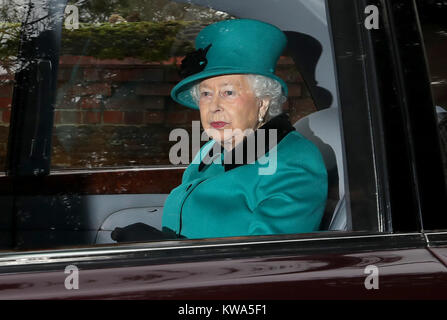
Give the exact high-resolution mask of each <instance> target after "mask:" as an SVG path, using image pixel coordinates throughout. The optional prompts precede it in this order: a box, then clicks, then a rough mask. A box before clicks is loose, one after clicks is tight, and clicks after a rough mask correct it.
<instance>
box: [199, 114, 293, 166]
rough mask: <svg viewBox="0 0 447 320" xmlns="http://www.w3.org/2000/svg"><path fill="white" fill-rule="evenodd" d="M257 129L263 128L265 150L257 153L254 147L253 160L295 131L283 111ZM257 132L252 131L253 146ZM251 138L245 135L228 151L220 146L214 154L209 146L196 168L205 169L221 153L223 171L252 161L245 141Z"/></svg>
mask: <svg viewBox="0 0 447 320" xmlns="http://www.w3.org/2000/svg"><path fill="white" fill-rule="evenodd" d="M259 129H264V130H265V139H264V149H263V150H264V151H265V152H260V153H259V154H258V150H257V148H256V150H255V156H256V159H255V160H258V159H259V158H261V157H262V156H264V155H265V153H267V152H268V151H270V150H271V149H272V148H273V147H275V146H276V145H277V144H278V143H279V142H280V141H281V140H282V139H283V138H284V137H285V136H286V135H288V134H289V133H290V132H292V131H295V128H294V127H293V126H292V124H291V123H290V121H289V116H288V115H287V114H285V113H281V114H280V115H278V116H276V117H274V118H272V119H271V120H270V121H268V122H267V123H265V124H264V125H263V126H262V127H260V128H259ZM272 129H273V130H276V136H277V139H276V143H275V141H273V142H272V145H270V143H269V136H270V134H269V130H272ZM258 133H259V132H258V130H256V131H254V133H253V136H254V142H255V143H254V145H255V147H256V146H258V138H259V137H258V136H259V134H258ZM252 138H253V137H251V136H250V137H248V138H247V137H245V138H244V140H243V141H242V142H241V143H239V144H238V145H237V146H236V147H235V148H234V149H233V150H231V151H230V152H225V150H224V148H223V147H221V148H220V153H218V154H214V148H211V149H210V151H209V152H208V154H207V155H206V156H205V158H204V159H203V160H202V162H200V164H199V168H198V170H199V172H201V171H204V170H206V168H207V167H208V166H209V164H210V163H212V159H214V158H216V157H217V156H219V155H221V156H222V154H223V158H224V159H223V163H222V165H223V166H224V170H225V172H226V171H229V170H232V169H234V168H237V167H240V166H243V165H245V164H249V163H251V162H253V161H250V160H251V159H249V157H248V143H247V141H248V140H251V139H252ZM239 153H241V154H242V161H240V159H238V160H239V161H237V162H238V163H236V154H238V155H239ZM210 159H211V160H210ZM205 160H207V161H205ZM207 163H208V164H207Z"/></svg>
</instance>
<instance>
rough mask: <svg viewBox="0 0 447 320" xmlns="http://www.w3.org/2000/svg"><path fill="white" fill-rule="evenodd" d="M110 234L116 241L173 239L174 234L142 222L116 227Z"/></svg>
mask: <svg viewBox="0 0 447 320" xmlns="http://www.w3.org/2000/svg"><path fill="white" fill-rule="evenodd" d="M174 235H175V233H174ZM110 236H111V238H112V239H113V240H115V241H116V242H128V241H129V242H131V241H149V240H164V239H173V235H172V234H167V233H164V232H162V231H160V230H158V229H155V228H154V227H151V226H149V225H147V224H144V223H141V222H138V223H134V224H131V225H129V226H127V227H124V228H115V230H113V231H112V234H111V235H110ZM174 238H175V237H174Z"/></svg>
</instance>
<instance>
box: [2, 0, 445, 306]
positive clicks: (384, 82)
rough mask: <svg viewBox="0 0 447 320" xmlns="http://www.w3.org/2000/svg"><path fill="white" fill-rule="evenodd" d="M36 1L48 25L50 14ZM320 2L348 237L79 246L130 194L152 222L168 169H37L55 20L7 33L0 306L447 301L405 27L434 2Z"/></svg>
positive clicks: (427, 136)
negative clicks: (10, 50)
mask: <svg viewBox="0 0 447 320" xmlns="http://www.w3.org/2000/svg"><path fill="white" fill-rule="evenodd" d="M202 2H203V1H202ZM211 2H213V1H211ZM43 3H47V1H43ZM197 3H201V1H197ZM214 3H218V1H214ZM247 3H248V2H247ZM260 3H264V2H262V1H261V2H260ZM290 3H291V2H289V1H284V2H278V4H277V6H282V5H286V4H290ZM52 4H54V6H52V7H51V8H52V10H53V11H54V12H53V14H54V15H55V16H56V17H57V16H58V15H60V13H61V12H62V10H63V8H64V7H65V3H63V2H58V1H54V2H52ZM321 4H324V6H325V8H326V11H325V12H326V14H327V22H328V25H329V30H330V32H329V35H330V38H328V39H329V42H328V43H331V44H332V45H333V56H332V58H333V63H334V66H335V68H334V70H333V73H334V75H335V79H336V83H335V84H334V88H333V90H335V91H336V95H335V94H334V92H335V91H332V94H333V97H334V100H336V103H338V105H339V106H342V108H341V113H340V121H341V123H342V137H343V150H344V152H345V159H344V163H345V167H344V175H345V177H346V181H347V183H346V185H345V188H346V190H345V191H346V203H347V205H348V207H349V211H350V213H351V215H352V226H351V229H350V230H342V231H332V230H326V231H321V232H315V233H310V234H296V235H272V236H257V237H238V238H216V239H199V240H192V239H191V240H169V241H150V242H139V243H124V244H111V243H100V242H95V239H96V240H97V239H98V237H100V235H101V234H100V232H99V231H101V230H102V231H104V232H109V233H110V231H111V230H110V229H101V230H98V227H99V226H100V225H101V223H103V222H104V221H100V220H102V219H104V217H106V215H104V216H100V215H99V211H100V210H102V209H101V208H103V206H104V203H107V202H109V203H112V202H114V201H115V202H120V201H123V202H126V203H127V202H132V201H136V202H137V203H140V202H141V201H143V200H142V199H145V200H144V201H149V202H148V203H146V202H144V201H143V202H144V203H143V202H141V203H142V205H141V206H142V207H144V208H146V209H147V208H149V209H150V208H152V209H153V210H155V211H156V210H158V209H159V208H161V207H162V204H163V200H164V199H165V198H164V197H163V196H161V195H166V194H168V193H169V192H170V190H172V188H174V187H176V186H177V185H178V184H180V182H181V177H182V173H183V171H184V167H168V168H166V167H156V166H154V167H150V168H142V167H138V168H130V169H129V168H113V169H103V170H78V171H60V172H51V173H50V158H51V157H50V156H49V150H50V149H51V132H52V127H53V109H52V104H54V99H55V97H54V96H55V94H54V92H55V91H56V87H57V83H56V81H55V77H56V75H57V67H55V66H57V64H58V57H59V51H58V45H59V44H58V43H59V42H60V29H61V24H62V18H60V19H54V21H52V25H51V26H52V27H45V28H43V29H42V30H38V31H37V32H38V36H30V34H27V33H26V32H27V30H26V28H24V29H23V30H24V31H23V34H22V42H21V47H20V54H21V57H22V58H23V59H26V60H28V61H32V62H33V63H31V64H30V66H29V67H27V68H24V69H23V70H22V71H20V72H18V73H17V74H16V79H15V86H14V97H13V102H12V114H11V125H10V129H9V143H8V159H7V168H6V175H4V176H1V177H0V192H1V203H2V216H1V217H0V219H1V220H0V221H2V225H3V226H4V227H2V231H1V233H2V235H1V245H2V249H3V251H1V252H0V299H197V300H204V299H283V300H289V299H433V298H435V299H445V298H447V202H446V187H445V180H444V176H443V169H442V168H443V167H442V166H443V164H442V155H441V148H440V144H439V132H438V129H437V122H436V113H435V109H434V102H433V96H432V92H431V88H430V78H429V69H428V64H427V57H426V51H425V47H424V42H423V38H422V30H421V25H420V17H419V11H421V10H422V9H423V7H424V6H426V9H424V10H427V12H428V11H430V10H435V11H436V10H444V11H443V12H446V7H447V5H445V4H444V5H439V7H436V6H435V5H434V4H432V3H431V2H429V1H428V2H427V3H422V4H421V3H416V2H415V1H407V0H401V1H399V0H396V1H387V0H377V1H363V0H343V1H338V0H328V1H321ZM368 5H375V6H376V7H377V8H379V16H380V20H379V21H380V24H379V28H378V29H368V28H366V27H365V24H364V20H365V18H366V17H367V14H365V8H366V7H367V6H368ZM259 6H262V5H261V4H259ZM433 6H435V7H433ZM218 9H219V8H218ZM241 10H242V9H241ZM418 10H419V11H418ZM430 12H431V11H430ZM289 14H290V15H291V16H293V13H290V12H289ZM242 16H244V15H242ZM297 16H298V15H297ZM253 18H256V17H253ZM28 31H29V30H28ZM285 31H288V30H285ZM289 31H290V30H289ZM29 32H36V31H35V30H34V31H29ZM446 65H447V61H446ZM303 74H306V72H304V73H303ZM312 76H313V75H310V77H312ZM317 88H318V86H317V85H316V84H315V85H313V86H312V85H310V91H311V93H312V95H313V97H314V99H315V100H316V104H317V107H318V106H320V107H321V106H323V105H324V104H325V103H326V104H327V101H326V96H325V95H324V94H323V93H321V92H320V91H318V90H317ZM331 90H332V89H331ZM331 90H329V91H331ZM332 103H334V102H332ZM321 108H322V109H323V107H321ZM49 137H50V138H49ZM95 197H96V198H95ZM89 199H93V200H91V202H89V201H90V200H89ZM95 199H97V200H95ZM114 199H115V200H114ZM147 199H148V200H147ZM151 199H152V200H151ZM95 201H97V202H95ZM151 201H153V202H151ZM92 203H96V204H95V205H94V208H96V209H94V210H93V209H91V207H89V206H92V205H93V204H92ZM135 206H136V207H138V205H135ZM111 208H112V207H111ZM125 208H126V207H125V206H124V205H123V206H122V207H120V209H109V211H108V212H109V213H110V212H115V211H119V210H124V209H125ZM89 210H90V211H89ZM95 210H98V212H97V213H98V218H97V219H96V218H95V219H96V220H94V221H98V222H95V223H93V222H92V221H93V220H92V219H90V217H91V212H93V211H95ZM25 213H26V214H25ZM81 213H82V214H81ZM67 266H74V267H75V268H76V269H77V270H78V271H79V278H78V280H79V283H78V286H77V288H71V289H67V286H66V280H67V277H68V276H69V275H70V272H67V271H66V270H67V269H66V268H67ZM371 267H372V269H371ZM371 270H373V271H371ZM374 272H376V274H373V273H374ZM372 275H374V277H375V279H374V281H377V282H374V281H373V280H372V278H371V276H372ZM372 283H375V285H374V286H373V285H372Z"/></svg>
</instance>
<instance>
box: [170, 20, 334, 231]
mask: <svg viewBox="0 0 447 320" xmlns="http://www.w3.org/2000/svg"><path fill="white" fill-rule="evenodd" d="M286 42H287V40H286V37H285V35H284V33H283V32H282V31H281V30H279V29H278V28H276V27H275V26H273V25H270V24H267V23H264V22H260V21H256V20H249V19H236V20H226V21H222V22H218V23H214V24H212V25H209V26H207V27H206V28H204V29H203V30H202V31H201V32H200V33H199V34H198V36H197V38H196V48H198V50H197V51H195V52H194V53H192V54H190V55H188V56H187V57H186V58H185V59H184V61H183V62H182V73H183V74H184V75H185V76H186V78H185V79H183V80H182V81H181V82H180V83H178V84H177V85H176V86H175V87H174V88H173V90H172V92H171V96H172V98H173V99H174V100H175V101H177V102H178V103H180V104H182V105H184V106H186V107H189V108H194V109H199V110H200V119H201V123H202V126H203V128H204V130H205V132H206V133H207V134H208V136H209V137H211V138H212V140H210V141H209V142H208V143H206V144H205V145H204V146H203V147H202V148H201V149H200V151H199V152H198V154H197V155H196V156H195V159H194V160H193V162H192V164H190V165H189V166H188V168H187V169H186V170H185V172H184V174H183V179H182V183H181V185H179V186H178V187H177V188H175V189H174V190H172V192H171V193H170V195H169V197H168V198H167V200H166V203H165V206H164V209H163V222H162V224H163V231H164V236H165V237H166V238H213V237H230V236H248V235H269V234H291V233H301V232H312V231H315V230H318V227H319V225H320V222H321V218H322V215H323V211H324V208H325V203H326V195H327V173H326V168H325V166H324V163H323V160H322V157H321V154H320V153H319V151H318V149H317V148H316V147H315V146H314V145H313V144H312V143H311V142H310V141H308V140H306V139H305V138H303V136H301V135H300V134H299V133H298V132H296V131H295V129H294V128H293V126H292V125H291V124H290V122H289V120H288V117H287V116H286V115H285V114H284V113H283V112H282V104H283V103H284V102H285V100H286V96H287V85H286V84H285V82H284V81H283V80H282V79H280V78H279V77H277V76H276V75H275V74H274V70H275V66H276V63H277V60H278V59H279V56H280V55H281V53H282V51H283V49H284V47H285V46H286ZM261 133H262V134H261Z"/></svg>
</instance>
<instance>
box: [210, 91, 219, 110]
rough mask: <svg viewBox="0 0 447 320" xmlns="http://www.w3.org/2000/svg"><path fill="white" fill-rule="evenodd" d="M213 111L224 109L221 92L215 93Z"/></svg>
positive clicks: (212, 101)
mask: <svg viewBox="0 0 447 320" xmlns="http://www.w3.org/2000/svg"><path fill="white" fill-rule="evenodd" d="M210 109H211V111H219V110H222V97H221V96H220V95H219V94H214V95H213V98H212V100H211V105H210Z"/></svg>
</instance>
